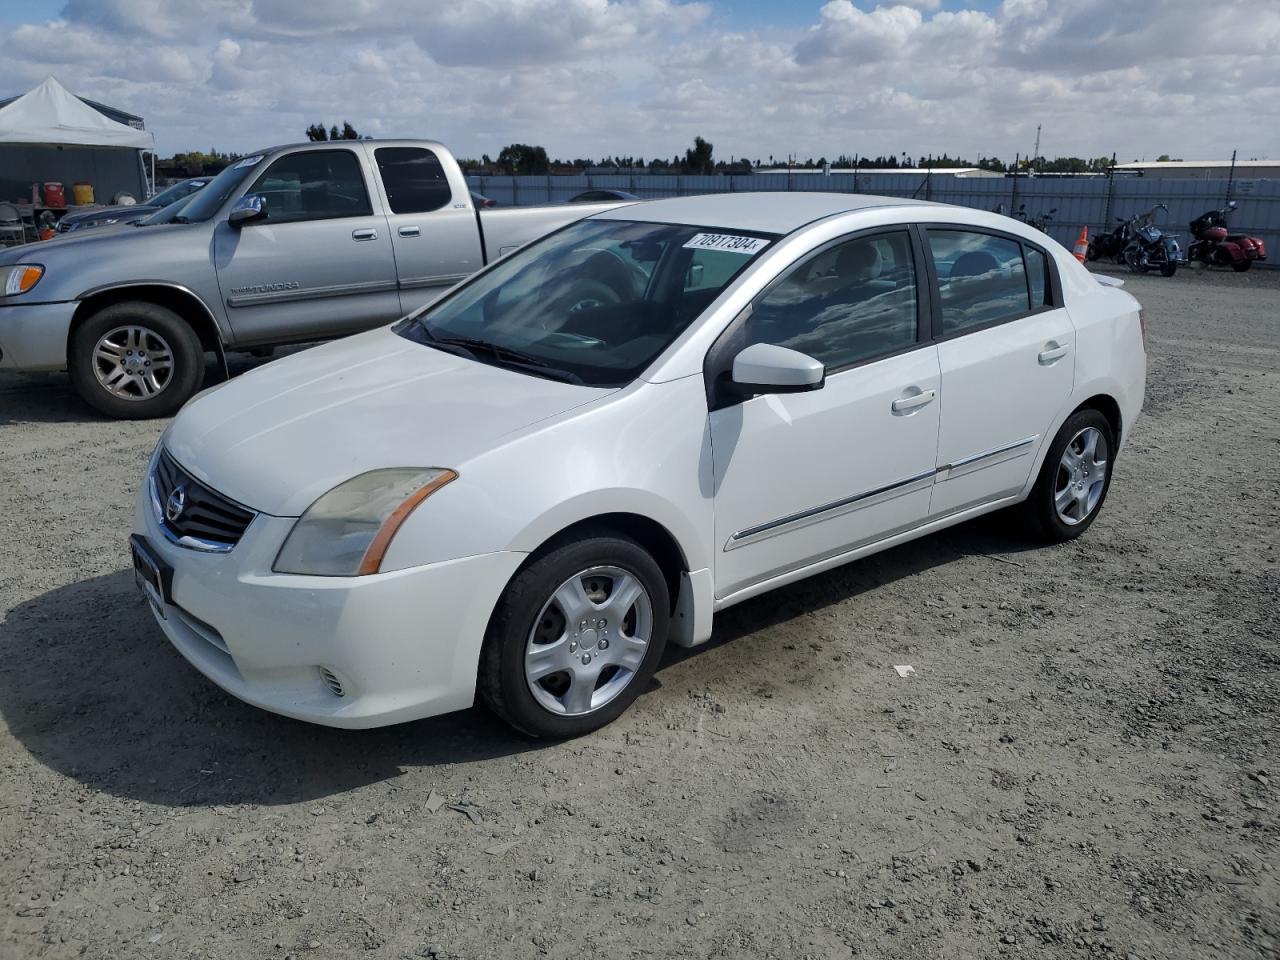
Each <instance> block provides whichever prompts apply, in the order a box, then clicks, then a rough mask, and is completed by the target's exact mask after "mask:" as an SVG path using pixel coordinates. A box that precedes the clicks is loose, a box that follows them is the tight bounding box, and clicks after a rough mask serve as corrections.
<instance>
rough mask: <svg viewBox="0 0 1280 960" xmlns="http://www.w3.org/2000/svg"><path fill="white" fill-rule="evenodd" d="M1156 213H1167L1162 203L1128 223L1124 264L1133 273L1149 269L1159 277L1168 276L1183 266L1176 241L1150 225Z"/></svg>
mask: <svg viewBox="0 0 1280 960" xmlns="http://www.w3.org/2000/svg"><path fill="white" fill-rule="evenodd" d="M1157 210H1164V211H1165V212H1166V213H1168V212H1169V208H1168V207H1166V206H1165V205H1164V204H1163V203H1157V204H1156V205H1155V206H1154V207H1152V208H1151V209H1150V210H1148V211H1147V212H1146V213H1140V214H1138V216H1136V217H1134V218H1133V219H1132V220H1131V221H1129V222H1130V225H1131V227H1130V229H1131V230H1132V234H1131V236H1130V239H1129V242H1128V244H1126V245H1125V248H1124V262H1125V263H1126V264H1127V265H1128V267H1129V269H1130V270H1131V271H1133V272H1134V273H1146V272H1147V271H1148V270H1151V269H1152V268H1155V269H1158V270H1159V271H1160V276H1162V277H1172V276H1173V275H1174V273H1175V272H1176V271H1177V269H1178V264H1180V263H1186V257H1185V256H1184V255H1183V253H1182V248H1181V247H1180V246H1179V245H1178V240H1177V238H1176V237H1175V236H1174V235H1173V234H1171V233H1165V232H1164V231H1162V230H1161V229H1160V228H1159V227H1157V226H1156V225H1155V224H1154V223H1153V222H1152V218H1153V217H1154V216H1155V212H1156V211H1157Z"/></svg>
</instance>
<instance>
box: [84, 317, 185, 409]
mask: <svg viewBox="0 0 1280 960" xmlns="http://www.w3.org/2000/svg"><path fill="white" fill-rule="evenodd" d="M67 367H68V370H69V371H70V373H71V382H72V383H73V384H75V388H76V391H77V392H78V393H79V394H80V396H81V397H82V398H83V399H84V401H85V402H86V403H88V404H89V405H90V406H91V407H93V408H94V409H96V410H98V411H100V412H101V413H105V414H106V415H107V416H109V417H116V418H117V419H120V420H146V419H150V418H151V417H167V416H170V415H172V414H174V413H176V412H177V410H178V408H179V407H181V406H182V405H183V404H184V403H186V402H187V400H188V399H190V397H191V395H192V394H193V393H195V392H196V389H197V388H198V387H199V386H200V382H201V380H202V379H203V376H204V349H203V348H202V347H201V345H200V338H199V337H198V336H196V332H195V331H194V330H192V329H191V325H190V324H188V323H187V322H186V321H185V320H183V319H182V317H180V316H178V314H176V313H174V312H173V311H172V310H170V309H168V308H167V307H162V306H160V305H159V304H155V303H145V302H142V301H128V302H125V303H116V304H112V305H111V306H109V307H104V308H103V309H101V310H99V311H98V312H97V313H95V314H94V315H93V316H91V317H90V318H89V319H88V320H87V321H85V323H83V324H81V325H80V327H78V328H77V329H76V331H75V332H74V333H73V334H72V335H71V343H70V346H69V348H68V351H67Z"/></svg>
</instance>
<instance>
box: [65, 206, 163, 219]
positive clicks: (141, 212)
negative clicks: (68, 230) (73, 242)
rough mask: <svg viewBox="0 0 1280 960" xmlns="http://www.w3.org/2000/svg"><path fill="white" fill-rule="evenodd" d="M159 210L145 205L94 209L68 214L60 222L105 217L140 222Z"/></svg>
mask: <svg viewBox="0 0 1280 960" xmlns="http://www.w3.org/2000/svg"><path fill="white" fill-rule="evenodd" d="M160 209H162V208H160V207H151V206H147V205H146V204H145V203H134V204H128V205H121V206H118V207H94V208H93V209H91V210H81V211H80V212H79V213H69V214H67V215H66V216H65V217H63V218H62V221H63V222H64V223H84V222H85V221H86V220H102V219H104V218H106V217H117V218H119V217H131V218H133V219H135V220H141V219H142V218H144V217H149V216H151V215H152V214H153V213H155V212H157V211H158V210H160Z"/></svg>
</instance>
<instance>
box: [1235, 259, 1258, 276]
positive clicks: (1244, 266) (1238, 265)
mask: <svg viewBox="0 0 1280 960" xmlns="http://www.w3.org/2000/svg"><path fill="white" fill-rule="evenodd" d="M1252 266H1253V261H1252V260H1237V261H1236V262H1235V263H1233V264H1231V269H1232V270H1234V271H1235V272H1236V273H1244V272H1245V271H1246V270H1248V269H1249V268H1250V267H1252Z"/></svg>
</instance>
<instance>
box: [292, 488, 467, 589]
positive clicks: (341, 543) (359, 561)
mask: <svg viewBox="0 0 1280 960" xmlns="http://www.w3.org/2000/svg"><path fill="white" fill-rule="evenodd" d="M457 476H458V475H457V473H455V472H454V471H452V470H446V469H444V468H443V467H395V468H390V469H385V470H371V471H369V472H368V473H362V474H360V476H358V477H352V478H351V479H350V480H347V481H346V482H345V483H340V484H338V485H337V486H336V487H334V488H333V489H332V490H330V491H329V492H328V493H326V494H324V496H322V497H321V498H320V499H319V500H317V501H316V502H315V503H313V504H312V505H311V506H310V507H308V508H307V512H306V513H304V514H303V515H302V516H301V517H299V518H298V522H297V523H295V524H294V525H293V529H292V530H291V531H289V536H288V537H286V538H285V541H284V546H282V547H281V548H280V553H279V554H278V555H277V556H276V562H275V564H274V566H273V567H272V569H273V570H275V572H276V573H300V574H311V575H315V576H324V577H358V576H364V575H366V574H370V573H377V572H378V571H379V570H380V569H381V567H382V558H383V557H384V556H385V555H386V552H387V547H388V546H390V545H391V539H392V538H393V537H394V536H395V535H396V531H397V530H399V529H400V525H401V524H403V523H404V521H405V520H407V519H408V517H409V514H411V513H412V512H413V511H414V509H415V508H416V507H417V506H418V504H420V503H422V502H423V501H424V500H426V499H427V497H429V496H431V495H432V494H433V493H435V492H436V491H437V490H439V489H440V488H441V487H443V486H445V485H446V484H448V483H450V482H452V481H453V480H455V479H457Z"/></svg>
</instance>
